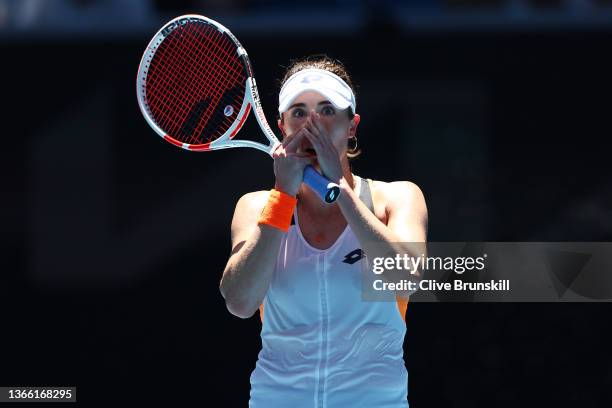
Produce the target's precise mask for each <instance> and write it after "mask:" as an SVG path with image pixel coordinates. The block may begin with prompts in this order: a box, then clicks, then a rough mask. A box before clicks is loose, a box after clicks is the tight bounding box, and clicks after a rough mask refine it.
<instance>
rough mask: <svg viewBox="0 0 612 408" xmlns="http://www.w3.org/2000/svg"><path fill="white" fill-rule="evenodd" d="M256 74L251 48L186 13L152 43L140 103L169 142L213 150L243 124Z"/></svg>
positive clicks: (139, 86) (141, 72)
mask: <svg viewBox="0 0 612 408" xmlns="http://www.w3.org/2000/svg"><path fill="white" fill-rule="evenodd" d="M252 76H253V74H252V69H251V64H250V62H249V59H248V56H247V54H246V51H245V50H244V48H243V47H242V45H241V44H240V42H239V41H238V39H237V38H236V37H234V35H232V34H231V33H230V31H229V30H228V29H227V28H225V27H224V26H223V25H221V24H219V23H218V22H216V21H214V20H211V19H209V18H206V17H204V16H200V15H194V14H189V15H184V16H180V17H177V18H175V19H173V20H171V21H170V22H168V23H167V24H166V25H165V26H164V27H162V28H161V29H160V30H159V31H158V32H157V33H156V34H155V36H154V37H153V38H152V39H151V41H150V42H149V45H148V46H147V49H146V50H145V52H144V55H143V57H142V59H141V62H140V65H139V67H138V75H137V80H136V93H137V97H138V104H139V106H140V110H141V112H142V114H143V116H144V117H145V119H146V120H147V122H148V123H149V125H150V126H151V127H152V128H153V129H154V130H155V132H156V133H157V134H159V135H160V136H161V137H163V138H164V139H165V140H166V141H168V142H170V143H172V144H174V145H176V146H179V147H182V148H184V149H187V150H195V151H206V150H211V149H214V146H215V145H220V144H221V145H222V144H223V143H219V142H223V141H224V140H228V139H231V138H233V137H234V136H235V135H236V133H238V131H239V130H240V128H241V127H242V125H243V124H244V121H245V120H246V118H247V116H248V114H249V112H250V110H251V103H252V93H253V91H252V90H251V89H248V88H249V87H248V85H247V84H250V83H251V80H249V78H252ZM247 80H249V81H247ZM254 92H255V93H256V91H254ZM257 99H258V98H257ZM213 142H217V143H215V144H213ZM211 144H212V145H211Z"/></svg>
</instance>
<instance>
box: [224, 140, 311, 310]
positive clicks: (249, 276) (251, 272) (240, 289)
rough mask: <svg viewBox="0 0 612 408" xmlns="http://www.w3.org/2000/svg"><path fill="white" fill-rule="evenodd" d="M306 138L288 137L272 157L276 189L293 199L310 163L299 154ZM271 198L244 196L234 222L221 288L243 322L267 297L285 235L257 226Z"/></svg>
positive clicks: (229, 306)
mask: <svg viewBox="0 0 612 408" xmlns="http://www.w3.org/2000/svg"><path fill="white" fill-rule="evenodd" d="M303 139H304V134H303V130H300V131H298V132H297V133H296V134H294V135H291V136H286V137H285V139H284V140H283V143H282V145H281V146H279V147H278V148H277V149H276V150H275V151H274V153H273V155H272V157H273V158H274V176H275V178H276V182H275V185H274V188H275V189H276V190H278V191H281V192H283V193H285V194H288V195H290V196H293V197H295V196H296V195H297V192H298V190H299V188H300V185H301V184H302V178H303V174H304V168H305V167H306V166H307V165H308V164H310V162H311V159H310V158H309V157H308V155H303V154H298V153H296V150H297V148H298V147H299V145H300V143H301V141H302V140H303ZM268 197H269V192H267V191H258V192H255V193H249V194H246V195H244V196H242V197H241V198H240V200H238V203H237V204H236V210H235V211H234V218H233V219H232V253H231V255H230V258H229V260H228V261H227V265H226V266H225V270H224V271H223V277H222V278H221V284H220V285H219V289H220V290H221V294H222V295H223V297H224V298H225V304H226V305H227V309H228V310H229V311H230V312H231V313H232V314H233V315H236V316H238V317H241V318H243V319H246V318H248V317H251V316H252V315H253V313H255V311H256V310H257V309H258V308H259V305H261V303H262V302H263V299H264V298H265V297H266V292H267V291H268V286H270V281H271V280H272V275H273V274H274V267H275V263H276V258H277V257H278V252H279V251H280V244H281V240H282V238H283V235H284V234H285V233H284V232H283V231H281V230H280V229H277V228H274V227H271V226H269V225H267V224H259V223H258V221H259V216H260V214H261V210H262V209H263V208H264V206H265V205H266V203H267V201H268Z"/></svg>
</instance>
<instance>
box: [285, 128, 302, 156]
mask: <svg viewBox="0 0 612 408" xmlns="http://www.w3.org/2000/svg"><path fill="white" fill-rule="evenodd" d="M303 139H304V134H303V132H302V129H300V130H298V131H297V132H296V133H294V134H293V136H291V140H289V141H288V142H287V144H286V145H285V150H286V151H288V152H295V151H296V150H297V148H298V147H299V146H300V144H301V143H302V140H303Z"/></svg>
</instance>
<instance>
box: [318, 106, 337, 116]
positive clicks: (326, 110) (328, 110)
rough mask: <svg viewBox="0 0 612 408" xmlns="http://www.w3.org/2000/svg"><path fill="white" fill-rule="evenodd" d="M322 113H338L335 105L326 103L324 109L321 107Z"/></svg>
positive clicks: (326, 114)
mask: <svg viewBox="0 0 612 408" xmlns="http://www.w3.org/2000/svg"><path fill="white" fill-rule="evenodd" d="M321 114H322V115H325V116H329V115H335V114H336V110H335V109H334V107H333V106H331V105H325V106H324V107H323V108H322V109H321Z"/></svg>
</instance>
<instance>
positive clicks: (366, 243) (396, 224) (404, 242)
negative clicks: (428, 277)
mask: <svg viewBox="0 0 612 408" xmlns="http://www.w3.org/2000/svg"><path fill="white" fill-rule="evenodd" d="M363 182H365V180H363ZM339 184H340V189H341V192H340V197H338V201H337V203H338V205H339V207H340V210H341V211H342V214H343V215H344V217H345V218H346V220H347V222H348V223H349V225H350V226H351V230H352V231H353V233H354V234H355V236H356V237H357V239H358V240H359V242H360V243H361V245H362V248H363V250H364V252H365V253H366V254H375V255H384V256H387V257H389V256H392V257H395V256H396V255H400V256H402V257H403V256H404V255H407V256H409V257H420V256H421V255H423V254H424V255H426V245H425V243H426V241H427V206H426V205H425V198H424V197H423V193H422V192H421V189H420V188H419V187H418V186H417V185H416V184H414V183H410V182H407V181H398V182H393V183H386V184H385V186H384V191H382V192H380V193H382V194H379V195H381V196H383V197H384V200H382V201H384V205H385V209H386V212H387V225H385V224H384V223H383V222H382V221H380V220H379V219H378V217H376V215H374V214H373V213H372V212H371V211H370V210H369V209H368V208H367V207H366V205H365V204H364V203H363V202H362V201H361V200H360V199H359V196H358V195H357V194H356V193H355V191H353V189H352V188H351V186H350V185H349V183H348V182H347V181H346V180H345V179H344V178H341V179H340V183H339ZM380 204H382V203H380ZM385 275H386V276H385ZM383 276H384V277H385V278H386V280H387V281H389V282H399V281H400V280H402V279H408V280H412V281H418V280H419V279H420V272H419V271H414V273H409V272H408V271H406V270H404V269H393V268H390V269H388V270H387V271H386V272H385V273H384V274H383Z"/></svg>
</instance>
